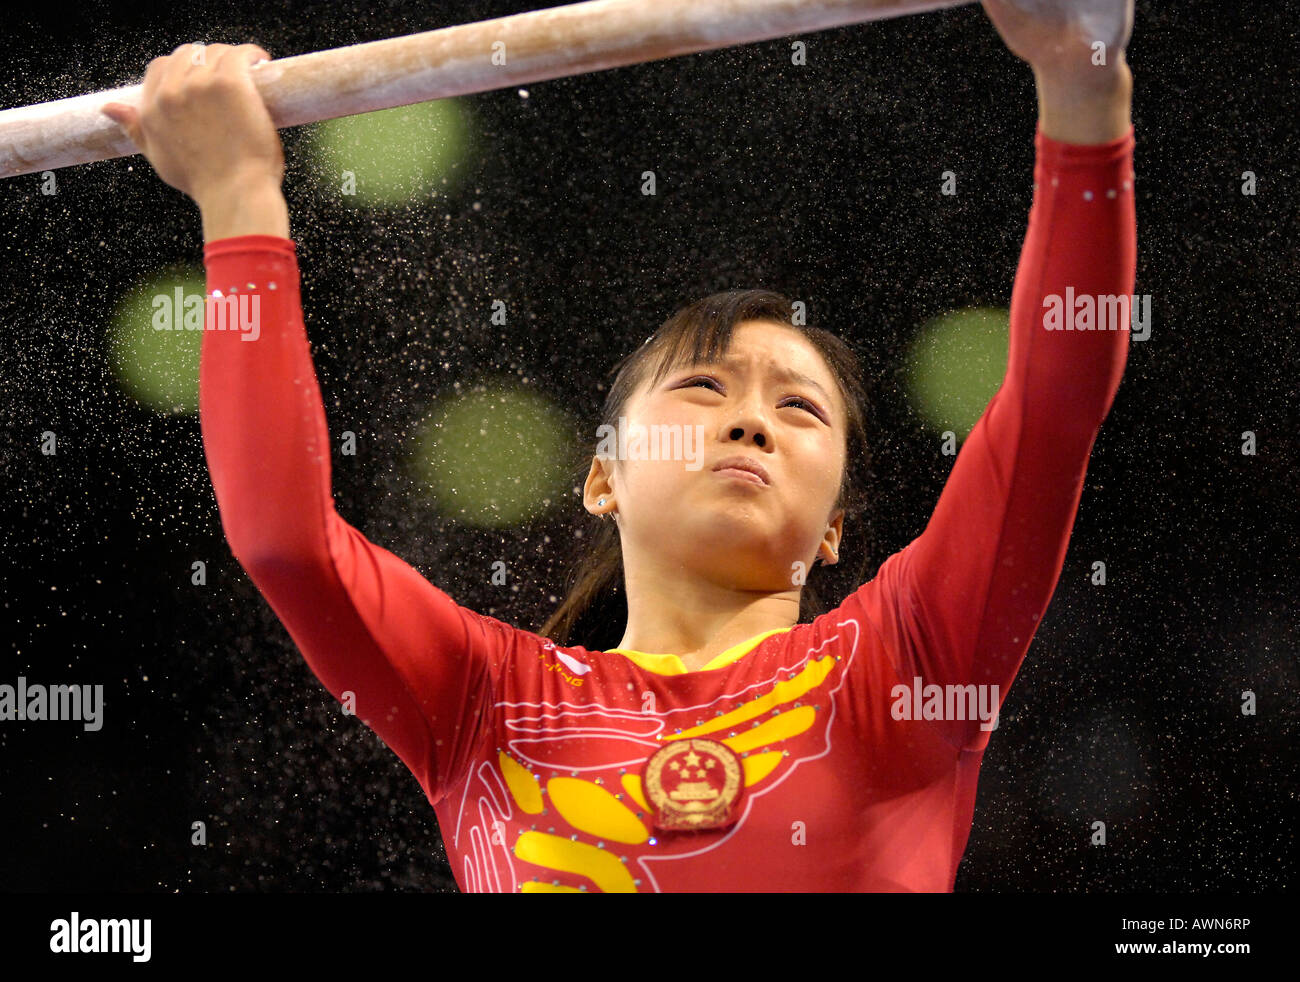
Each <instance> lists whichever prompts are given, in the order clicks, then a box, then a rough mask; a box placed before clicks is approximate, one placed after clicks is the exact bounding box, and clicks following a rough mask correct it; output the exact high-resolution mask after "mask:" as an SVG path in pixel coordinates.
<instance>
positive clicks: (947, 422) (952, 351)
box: [907, 307, 1011, 440]
mask: <svg viewBox="0 0 1300 982" xmlns="http://www.w3.org/2000/svg"><path fill="white" fill-rule="evenodd" d="M1010 323H1011V321H1010V314H1009V312H1008V311H1006V310H1004V309H1000V308H988V307H975V308H968V309H966V310H957V311H953V312H951V313H948V314H943V315H941V316H939V317H935V318H932V319H931V320H929V321H927V322H926V323H925V324H923V325H922V326H921V330H920V332H919V333H918V335H917V339H916V341H915V342H913V344H912V347H911V350H910V351H909V352H908V357H907V375H908V381H907V385H908V395H909V396H910V398H911V400H912V406H913V408H915V410H916V411H917V412H918V413H919V414H920V416H921V418H922V420H923V421H924V423H925V425H926V426H929V427H931V428H932V429H934V430H936V431H939V432H942V431H944V430H952V431H953V432H954V433H956V434H957V437H958V438H959V439H962V440H964V439H965V438H966V436H967V435H968V434H969V433H970V431H971V429H972V428H973V427H974V426H975V423H976V422H977V421H978V420H979V418H980V414H981V413H983V412H984V408H985V407H986V406H987V405H988V403H989V400H990V399H992V398H993V394H994V393H995V392H997V390H998V386H999V385H1001V384H1002V378H1003V376H1004V375H1005V374H1006V369H1007V339H1008V329H1009V327H1010Z"/></svg>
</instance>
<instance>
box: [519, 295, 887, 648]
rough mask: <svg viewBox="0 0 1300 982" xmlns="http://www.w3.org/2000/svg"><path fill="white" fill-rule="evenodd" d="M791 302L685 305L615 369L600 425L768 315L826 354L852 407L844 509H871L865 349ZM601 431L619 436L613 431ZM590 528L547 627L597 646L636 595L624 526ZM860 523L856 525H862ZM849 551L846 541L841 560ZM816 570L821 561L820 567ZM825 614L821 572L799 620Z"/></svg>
mask: <svg viewBox="0 0 1300 982" xmlns="http://www.w3.org/2000/svg"><path fill="white" fill-rule="evenodd" d="M794 311H795V305H794V302H793V301H792V300H790V299H789V298H787V297H785V296H783V295H782V294H780V293H775V292H773V291H771V290H728V291H725V292H723V293H715V294H712V295H711V296H707V297H705V298H703V299H702V300H697V301H695V302H694V303H692V304H690V305H688V306H686V307H683V308H682V309H680V310H678V311H677V313H675V314H673V315H672V316H671V317H669V318H668V320H666V321H665V322H664V323H663V325H662V326H661V327H660V328H659V330H657V331H656V332H655V333H654V334H652V335H651V336H650V337H648V338H646V339H645V341H644V342H642V344H641V346H640V347H639V348H637V349H636V350H635V351H633V352H631V353H630V354H628V355H625V356H624V357H623V358H622V359H620V360H619V362H618V363H617V364H615V365H614V367H613V368H612V369H611V370H610V374H611V375H614V382H613V384H612V385H611V386H610V389H609V393H608V395H607V396H606V398H605V405H604V408H603V410H602V411H601V418H600V425H602V426H604V425H608V426H610V427H611V428H613V429H614V430H617V424H618V419H619V416H621V415H626V407H627V403H628V400H629V399H630V398H631V396H632V394H633V393H634V392H635V391H636V390H637V388H638V387H639V386H640V385H641V383H642V382H643V381H644V380H645V379H646V378H647V377H649V378H650V385H651V386H654V385H657V384H658V383H659V382H660V381H662V380H663V378H664V377H665V376H666V375H667V374H668V373H669V372H670V371H672V370H673V369H674V368H676V367H677V366H679V365H683V364H685V365H693V364H696V363H698V362H701V361H703V362H711V361H714V360H715V359H719V358H722V357H725V355H726V354H727V352H728V350H729V349H730V347H731V337H732V330H733V328H734V327H735V325H736V324H738V323H741V322H743V321H749V320H760V321H769V322H773V323H777V324H782V325H784V326H786V327H791V328H794V329H795V330H797V331H799V332H801V333H802V334H803V336H804V337H805V338H806V339H807V340H808V341H809V342H810V343H811V344H812V345H813V347H815V348H816V349H817V350H818V351H819V352H820V353H821V355H822V357H823V358H824V359H825V360H826V364H827V366H828V367H829V368H830V370H831V374H832V375H833V376H834V377H835V381H836V383H837V384H838V386H839V390H840V395H841V399H842V401H843V403H844V406H845V410H846V419H847V423H848V432H847V434H846V449H847V456H846V459H845V466H844V473H843V475H842V477H841V479H840V490H839V494H838V496H837V497H836V501H835V507H836V508H843V509H844V526H845V529H846V530H847V529H848V528H850V527H851V523H850V519H857V518H858V517H860V516H861V515H862V514H864V513H865V510H866V489H865V485H866V481H867V475H868V473H869V470H870V466H871V459H870V452H869V449H868V447H867V438H866V412H867V396H866V392H865V389H864V387H863V382H862V371H861V366H860V364H859V362H858V358H857V355H855V354H854V352H853V350H852V349H851V348H850V347H849V346H848V345H847V344H846V343H845V342H844V341H843V340H841V339H840V338H838V337H836V336H835V335H834V334H832V333H831V332H829V331H826V330H823V329H822V328H819V327H808V326H804V325H802V324H796V323H794V319H793V315H794ZM598 432H610V431H609V430H605V431H598ZM590 469H591V455H590V454H588V455H587V456H585V457H584V458H583V462H582V464H581V466H580V467H579V468H578V470H577V471H576V475H577V486H578V488H579V490H580V489H581V487H582V485H583V484H584V482H585V481H586V477H587V474H588V472H589V471H590ZM586 524H587V525H588V529H587V531H586V532H585V533H584V531H583V530H581V529H580V530H578V531H577V532H575V536H574V537H575V539H578V540H582V539H584V538H586V537H587V536H588V535H589V536H590V541H591V545H590V547H589V548H588V549H587V550H586V551H584V552H583V553H581V554H580V555H579V556H578V558H577V560H576V561H575V562H574V564H573V566H572V568H571V569H570V571H569V575H568V579H567V582H566V593H565V597H564V600H563V601H562V602H561V603H560V606H559V607H558V608H556V610H555V612H554V613H552V614H551V616H550V617H549V618H547V620H546V623H545V624H543V625H542V627H541V630H540V631H539V633H540V634H542V635H543V636H545V637H548V638H550V639H551V640H552V641H554V642H555V643H556V644H558V645H561V646H568V645H582V646H583V647H586V648H587V649H588V650H591V651H601V650H606V649H608V648H611V647H615V646H617V644H618V642H619V640H621V636H622V632H623V630H624V628H625V626H626V623H627V600H626V597H624V596H623V583H622V581H623V553H622V546H621V543H620V541H619V536H618V526H617V525H616V524H615V523H614V522H613V521H610V520H601V519H600V518H598V517H597V516H594V515H590V514H587V522H586ZM853 527H856V526H853ZM844 555H845V550H844V549H843V544H842V543H841V549H840V557H841V563H842V562H843V557H844ZM868 559H869V555H868V554H867V553H866V551H865V550H863V552H862V562H861V567H860V568H859V569H858V570H857V571H856V574H855V578H854V580H853V582H852V585H851V586H850V587H849V589H854V588H856V587H857V586H858V585H859V584H860V583H861V582H862V579H863V574H864V572H865V570H866V563H867V561H868ZM814 568H816V567H814ZM824 610H825V608H824V606H823V604H822V602H821V599H820V598H819V597H818V596H817V593H816V590H815V588H814V587H813V585H812V570H809V571H808V580H807V581H806V582H805V583H804V585H803V589H802V590H801V591H800V595H799V620H800V621H805V620H811V619H812V618H813V617H815V616H817V615H818V614H820V613H823V612H824Z"/></svg>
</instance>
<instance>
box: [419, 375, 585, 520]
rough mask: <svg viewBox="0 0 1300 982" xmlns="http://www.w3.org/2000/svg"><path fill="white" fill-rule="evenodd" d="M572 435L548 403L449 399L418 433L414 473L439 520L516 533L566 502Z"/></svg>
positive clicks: (518, 395)
mask: <svg viewBox="0 0 1300 982" xmlns="http://www.w3.org/2000/svg"><path fill="white" fill-rule="evenodd" d="M571 432H572V427H571V425H570V422H569V420H568V418H567V416H566V415H565V413H564V412H563V411H562V410H561V409H559V408H558V407H557V406H555V405H554V404H553V403H552V402H551V401H550V400H549V399H547V398H546V397H545V396H542V395H540V394H538V393H537V392H534V391H532V390H529V389H524V388H520V387H518V386H515V385H512V384H509V383H502V384H494V385H486V386H484V387H483V391H474V392H469V393H466V394H464V395H460V396H451V397H449V398H448V400H447V401H446V403H445V404H443V405H442V406H441V407H439V408H438V410H436V411H435V413H434V414H433V415H432V416H430V417H429V418H428V419H427V420H425V421H424V422H423V423H422V424H421V425H420V427H419V428H418V431H417V433H416V438H415V441H414V453H413V457H412V466H413V468H414V470H415V473H416V476H417V477H418V478H419V479H420V480H421V481H422V482H424V483H426V484H427V485H428V486H429V487H430V489H431V490H432V493H433V495H434V498H435V500H436V502H437V504H438V508H439V510H440V511H441V512H442V513H443V514H445V515H447V516H449V517H450V518H453V519H455V520H456V521H459V522H463V523H465V524H467V525H475V526H479V527H484V528H497V527H501V526H506V525H514V524H518V523H521V522H526V521H528V520H530V519H532V518H536V517H538V516H540V515H542V514H543V513H544V512H546V510H547V509H549V508H550V507H552V506H553V505H555V504H556V503H557V502H559V501H560V500H561V499H562V498H564V497H565V496H567V494H568V492H569V480H570V478H571V474H570V473H569V468H570V465H569V461H571V459H572V456H571V455H572V451H573V447H572V442H571V437H570V434H571Z"/></svg>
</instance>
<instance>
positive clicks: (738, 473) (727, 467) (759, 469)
mask: <svg viewBox="0 0 1300 982" xmlns="http://www.w3.org/2000/svg"><path fill="white" fill-rule="evenodd" d="M713 472H714V473H715V474H720V475H722V476H724V477H734V478H736V479H737V480H743V481H747V482H748V483H750V484H762V485H764V486H767V485H770V484H771V483H772V478H771V476H770V475H769V474H768V473H767V468H765V467H764V466H763V465H762V464H760V463H759V462H758V461H757V460H755V459H754V458H753V457H725V458H723V459H722V460H720V461H718V462H717V463H716V464H714V465H713Z"/></svg>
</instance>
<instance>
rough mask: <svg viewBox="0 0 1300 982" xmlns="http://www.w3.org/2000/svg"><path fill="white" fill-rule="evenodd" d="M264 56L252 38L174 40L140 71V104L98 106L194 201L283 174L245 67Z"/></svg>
mask: <svg viewBox="0 0 1300 982" xmlns="http://www.w3.org/2000/svg"><path fill="white" fill-rule="evenodd" d="M262 59H265V60H267V61H269V60H270V59H271V56H270V55H269V54H268V53H267V52H266V51H265V50H263V49H262V48H260V47H258V46H257V45H255V44H241V45H238V46H232V45H229V44H209V45H199V44H182V45H181V46H180V47H179V48H177V49H176V50H175V51H173V52H172V53H171V54H170V55H164V56H162V57H159V58H155V59H154V60H153V61H151V62H149V67H148V69H147V70H146V71H145V76H144V85H143V87H142V89H141V93H140V106H139V108H138V109H137V108H136V107H134V106H129V105H126V104H125V103H121V102H109V103H106V104H105V105H104V106H102V107H101V109H100V112H102V113H103V114H104V115H105V116H107V117H108V118H109V119H111V120H113V121H114V122H115V123H117V124H118V125H119V126H121V127H122V129H124V130H125V131H126V134H127V136H129V137H130V138H131V141H132V142H133V143H134V144H135V145H136V146H137V147H138V148H139V149H140V152H141V153H143V154H144V155H145V157H146V158H148V160H149V163H150V164H152V165H153V169H154V170H155V171H156V172H157V174H158V176H159V177H160V178H162V179H163V181H165V182H166V183H167V184H170V185H171V186H172V187H174V188H177V189H178V190H180V191H183V192H185V194H187V195H189V196H190V197H191V198H193V199H194V201H195V202H196V203H198V204H200V205H202V203H203V200H204V199H206V198H208V197H209V196H211V195H221V194H223V193H226V192H229V191H232V190H233V189H235V188H238V187H241V186H245V187H246V186H248V185H250V184H263V183H265V182H266V181H268V180H269V181H273V182H274V185H275V187H277V188H278V187H279V185H280V183H281V181H282V180H283V179H284V151H283V148H282V147H281V145H280V134H279V133H277V132H276V128H275V124H274V123H273V122H272V121H271V114H270V113H269V112H268V111H267V108H266V104H265V103H264V102H263V101H262V96H261V94H260V93H259V92H258V91H257V87H256V86H255V85H254V84H253V80H252V78H251V77H250V75H249V68H250V66H251V65H252V64H253V63H255V62H257V61H259V60H262Z"/></svg>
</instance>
